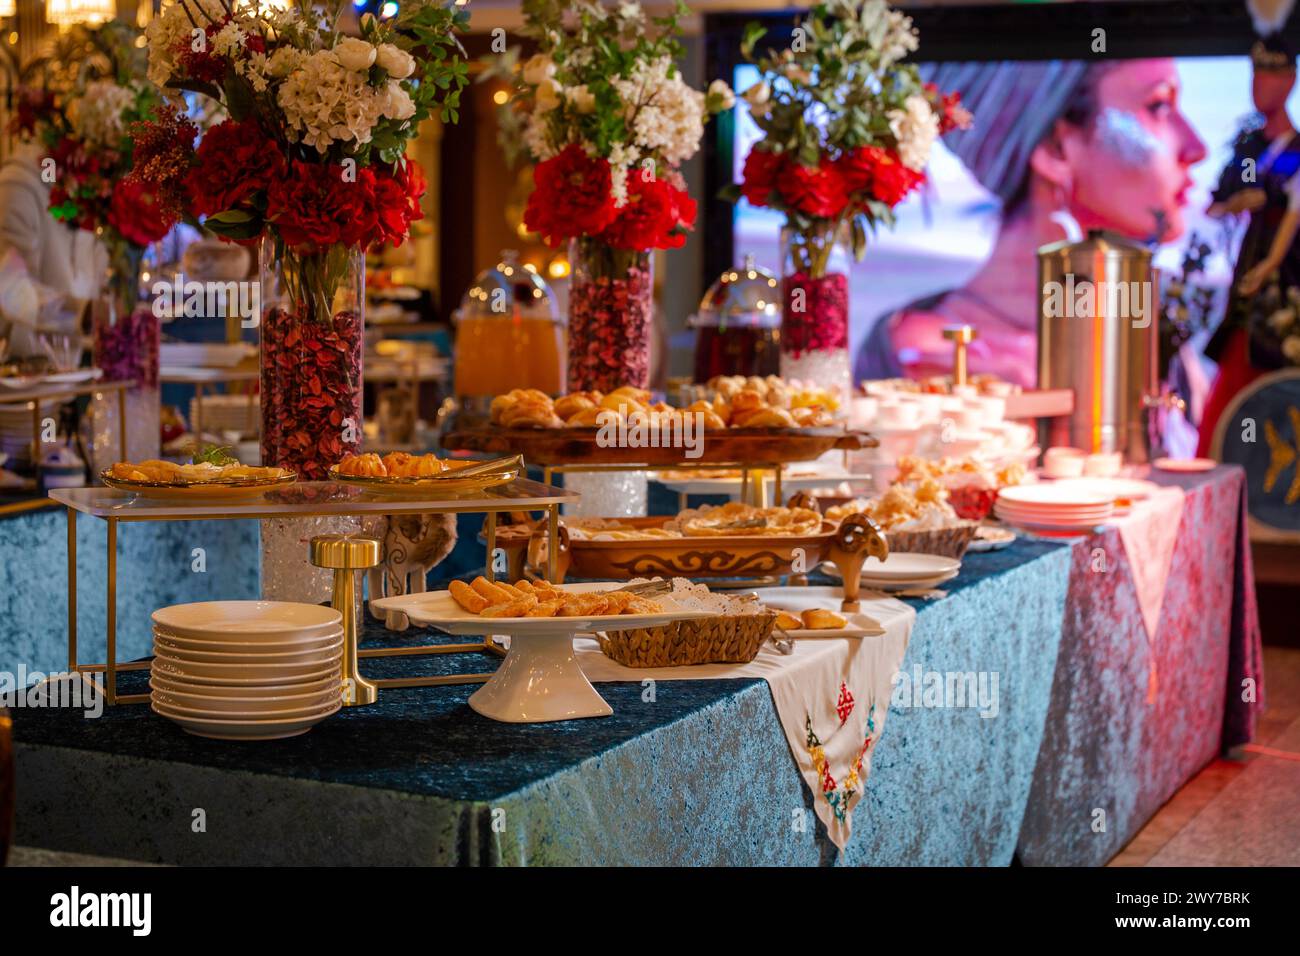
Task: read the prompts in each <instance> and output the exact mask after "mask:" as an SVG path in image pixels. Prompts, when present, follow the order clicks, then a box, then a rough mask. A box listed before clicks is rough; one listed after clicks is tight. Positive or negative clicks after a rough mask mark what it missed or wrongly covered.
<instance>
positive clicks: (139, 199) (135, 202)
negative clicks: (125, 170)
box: [108, 179, 173, 246]
mask: <svg viewBox="0 0 1300 956" xmlns="http://www.w3.org/2000/svg"><path fill="white" fill-rule="evenodd" d="M108 224H109V225H110V226H112V227H113V228H114V229H116V230H117V231H118V233H119V234H120V235H121V236H122V238H124V239H126V240H127V241H128V242H132V243H134V244H135V245H137V246H147V245H149V244H150V243H154V242H157V241H158V240H159V239H161V238H162V237H163V236H165V235H167V233H168V231H169V230H170V229H171V227H172V225H173V222H171V221H169V220H168V218H167V216H166V214H165V212H164V210H163V208H162V204H161V203H159V202H158V199H157V197H156V196H155V195H154V194H153V193H152V192H151V191H150V190H149V189H147V188H145V187H144V186H143V185H141V184H140V183H137V182H133V181H131V180H129V179H123V180H121V181H119V182H118V183H117V184H116V185H115V186H114V187H113V199H112V202H111V203H110V205H109V208H108Z"/></svg>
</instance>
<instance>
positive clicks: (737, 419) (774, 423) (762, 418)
mask: <svg viewBox="0 0 1300 956" xmlns="http://www.w3.org/2000/svg"><path fill="white" fill-rule="evenodd" d="M742 394H743V393H742ZM731 424H732V425H733V426H735V427H736V428H793V427H794V425H795V420H794V418H793V416H791V414H790V413H789V412H787V411H786V410H785V409H784V408H760V409H758V410H757V411H753V412H748V413H744V414H733V415H732V418H731Z"/></svg>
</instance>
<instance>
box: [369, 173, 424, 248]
mask: <svg viewBox="0 0 1300 956" xmlns="http://www.w3.org/2000/svg"><path fill="white" fill-rule="evenodd" d="M424 190H425V179H424V172H423V171H422V170H421V169H420V167H419V166H418V165H416V164H415V163H411V162H408V163H406V164H405V165H404V166H401V165H399V166H398V167H397V168H396V169H395V170H394V171H393V172H391V173H390V172H388V171H386V170H383V169H376V170H374V189H373V192H372V195H373V197H374V209H375V217H376V226H377V229H378V231H377V233H376V235H375V236H374V237H373V239H372V240H371V241H370V242H369V243H367V244H368V245H369V244H373V243H380V242H391V243H392V244H393V245H394V246H400V245H401V244H402V243H403V242H404V241H405V240H406V238H407V237H408V236H409V235H410V233H411V223H412V222H414V221H415V220H417V219H423V218H424V211H423V210H422V209H421V208H420V197H422V196H423V195H424Z"/></svg>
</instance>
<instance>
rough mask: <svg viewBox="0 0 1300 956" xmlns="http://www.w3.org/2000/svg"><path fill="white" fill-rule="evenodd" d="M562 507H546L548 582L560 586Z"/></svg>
mask: <svg viewBox="0 0 1300 956" xmlns="http://www.w3.org/2000/svg"><path fill="white" fill-rule="evenodd" d="M559 555H560V506H559V505H547V506H546V580H548V581H550V582H551V583H552V584H559V583H560V579H559V572H558V570H557V568H558V561H559Z"/></svg>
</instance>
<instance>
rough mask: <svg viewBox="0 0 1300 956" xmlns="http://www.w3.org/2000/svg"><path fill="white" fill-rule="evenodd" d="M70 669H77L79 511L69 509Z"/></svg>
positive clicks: (73, 670)
mask: <svg viewBox="0 0 1300 956" xmlns="http://www.w3.org/2000/svg"><path fill="white" fill-rule="evenodd" d="M68 670H70V671H72V672H73V673H76V671H77V512H76V509H74V508H69V509H68Z"/></svg>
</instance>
